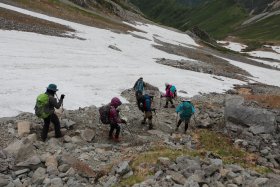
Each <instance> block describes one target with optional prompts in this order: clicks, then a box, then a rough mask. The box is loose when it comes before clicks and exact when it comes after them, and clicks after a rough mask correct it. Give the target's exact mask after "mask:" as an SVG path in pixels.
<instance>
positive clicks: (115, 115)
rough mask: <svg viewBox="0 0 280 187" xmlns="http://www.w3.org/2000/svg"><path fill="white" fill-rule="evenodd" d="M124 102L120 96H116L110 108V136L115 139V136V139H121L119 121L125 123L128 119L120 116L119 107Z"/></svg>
mask: <svg viewBox="0 0 280 187" xmlns="http://www.w3.org/2000/svg"><path fill="white" fill-rule="evenodd" d="M121 104H122V102H121V101H120V99H119V98H117V97H114V98H113V99H112V100H111V103H110V105H111V108H110V131H109V138H110V139H113V138H115V141H119V134H120V130H121V128H120V125H119V123H125V124H126V121H125V120H123V119H121V118H120V116H119V111H118V110H117V108H118V107H119V106H120V105H121ZM115 129H116V134H115V137H113V132H114V130H115Z"/></svg>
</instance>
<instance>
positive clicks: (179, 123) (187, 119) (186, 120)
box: [177, 118, 191, 132]
mask: <svg viewBox="0 0 280 187" xmlns="http://www.w3.org/2000/svg"><path fill="white" fill-rule="evenodd" d="M190 119H191V118H186V119H179V121H178V124H177V128H179V127H180V125H181V123H182V122H183V121H185V132H186V131H187V130H188V127H189V122H190Z"/></svg>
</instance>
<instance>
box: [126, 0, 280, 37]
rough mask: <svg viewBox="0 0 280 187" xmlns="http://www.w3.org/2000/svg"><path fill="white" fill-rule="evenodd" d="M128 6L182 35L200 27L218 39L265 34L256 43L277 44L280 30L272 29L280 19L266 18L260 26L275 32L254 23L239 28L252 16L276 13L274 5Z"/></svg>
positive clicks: (177, 2) (141, 2)
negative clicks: (252, 32)
mask: <svg viewBox="0 0 280 187" xmlns="http://www.w3.org/2000/svg"><path fill="white" fill-rule="evenodd" d="M131 2H132V3H134V4H135V5H136V6H138V7H139V8H140V10H141V11H143V13H144V14H145V15H146V16H147V17H148V18H150V19H152V20H154V21H156V22H158V23H161V24H164V25H168V26H171V27H175V28H178V29H180V30H182V31H186V30H188V29H190V28H192V27H193V26H199V27H201V28H202V29H204V30H206V31H207V32H208V33H210V34H211V35H212V36H213V37H215V38H217V39H221V38H224V37H226V36H228V35H235V36H240V37H241V38H243V39H254V36H255V35H262V34H263V33H265V36H264V37H257V38H256V39H257V40H261V39H264V38H265V39H266V40H272V41H275V40H276V41H277V40H279V38H278V36H277V33H279V32H280V30H279V28H278V27H277V26H275V25H279V24H280V21H279V20H280V19H277V18H270V17H268V18H267V19H265V20H263V22H261V23H265V22H266V20H268V22H269V26H270V27H268V28H271V26H273V28H274V29H268V28H266V27H263V26H261V27H260V23H259V22H257V21H255V22H252V23H251V24H247V25H242V23H243V22H244V21H246V20H248V19H249V18H251V17H252V16H254V15H255V14H258V13H261V12H263V11H267V10H269V11H271V10H275V9H277V6H276V3H277V1H272V0H265V1H258V0H257V1H249V0H244V1H240V0H204V1H199V2H197V3H196V4H192V2H193V1H184V0H153V1H149V0H131ZM251 15H252V16H251ZM273 17H274V16H273ZM251 31H254V34H252V35H250V33H249V34H248V32H251ZM246 35H248V37H246Z"/></svg>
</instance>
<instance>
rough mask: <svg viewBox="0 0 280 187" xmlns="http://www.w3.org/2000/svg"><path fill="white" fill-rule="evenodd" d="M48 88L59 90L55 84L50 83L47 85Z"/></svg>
mask: <svg viewBox="0 0 280 187" xmlns="http://www.w3.org/2000/svg"><path fill="white" fill-rule="evenodd" d="M47 89H48V90H52V91H54V92H56V91H58V89H57V86H56V85H55V84H49V86H48V87H47Z"/></svg>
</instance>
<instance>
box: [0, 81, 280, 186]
mask: <svg viewBox="0 0 280 187" xmlns="http://www.w3.org/2000/svg"><path fill="white" fill-rule="evenodd" d="M151 89H152V90H154V92H155V93H156V95H159V94H160V93H159V92H158V91H157V89H156V88H154V87H150V90H151ZM279 94H280V89H279V88H277V87H271V86H265V85H248V86H244V87H237V88H236V89H234V90H230V91H228V93H227V94H215V93H213V94H208V95H205V94H204V95H197V96H195V97H193V98H192V101H193V103H194V104H195V106H196V108H197V111H196V114H195V118H193V119H192V120H191V123H190V128H189V132H188V133H187V134H182V133H181V132H180V131H181V130H180V131H179V132H175V131H174V129H175V121H176V114H175V112H174V109H171V108H168V109H164V108H162V106H163V101H161V100H160V99H159V98H158V97H156V98H155V101H154V107H155V108H156V109H157V111H156V114H154V120H153V123H154V125H155V130H148V126H146V125H141V120H142V113H141V112H139V111H138V109H137V107H136V103H135V98H134V93H133V91H132V90H126V91H124V92H123V94H122V95H123V96H124V97H125V98H127V100H128V101H130V103H129V104H124V105H123V106H121V115H123V116H125V117H126V118H127V120H128V125H127V126H124V125H123V126H122V133H121V138H122V141H121V143H115V142H112V141H109V140H108V139H107V134H108V128H109V127H108V126H106V125H102V124H100V123H99V120H98V110H97V108H96V107H94V106H91V107H86V108H80V109H79V110H75V111H68V110H65V111H64V112H63V113H61V112H59V111H58V114H60V116H61V124H62V129H63V132H64V134H65V136H64V137H63V138H60V139H55V138H54V137H53V136H54V132H53V130H52V129H51V130H50V132H49V139H48V140H47V141H46V142H41V141H40V139H39V134H40V131H41V129H42V121H41V120H40V119H38V118H37V117H36V116H34V115H33V114H30V113H22V114H21V115H19V116H17V117H12V118H2V119H1V120H0V122H1V125H0V128H1V131H0V132H1V142H0V143H1V150H0V171H1V174H0V186H6V185H7V186H30V185H31V186H178V187H179V186H204V187H207V186H230V187H235V186H279V183H280V181H279V177H280V175H279V174H280V173H279V169H280V166H279V164H280V158H279V155H280V152H279V149H278V146H279V143H280V136H279V134H278V133H277V129H278V128H279V127H278V126H279V124H280V118H279V115H280V111H279V108H280V104H279V105H271V103H275V101H274V102H273V101H270V100H269V99H267V100H265V101H266V102H263V101H262V100H259V99H256V98H258V97H257V96H263V95H266V96H267V97H272V98H273V96H274V95H278V96H279ZM249 96H250V97H249ZM253 96H254V98H255V99H254V100H252V98H253ZM178 100H179V98H178ZM178 100H177V101H176V103H179V101H178ZM269 101H270V102H269ZM65 102H67V100H66V101H65Z"/></svg>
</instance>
